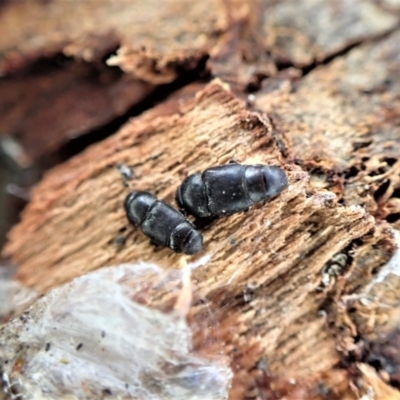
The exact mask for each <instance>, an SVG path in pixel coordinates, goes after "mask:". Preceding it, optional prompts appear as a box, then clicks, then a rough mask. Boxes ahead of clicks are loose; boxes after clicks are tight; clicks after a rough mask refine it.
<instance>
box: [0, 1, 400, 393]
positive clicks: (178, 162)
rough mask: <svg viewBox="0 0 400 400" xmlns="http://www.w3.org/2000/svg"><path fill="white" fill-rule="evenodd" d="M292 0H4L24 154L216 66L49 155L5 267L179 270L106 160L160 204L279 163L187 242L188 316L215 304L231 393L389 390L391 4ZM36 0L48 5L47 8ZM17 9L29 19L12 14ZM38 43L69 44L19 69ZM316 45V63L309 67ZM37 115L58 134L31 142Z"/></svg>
mask: <svg viewBox="0 0 400 400" xmlns="http://www.w3.org/2000/svg"><path fill="white" fill-rule="evenodd" d="M295 3H297V2H295V1H294V0H287V1H279V2H276V1H257V0H254V1H247V2H237V1H234V0H228V1H224V2H208V1H203V2H197V3H196V5H195V6H194V5H192V4H191V3H190V2H187V1H173V2H166V3H165V4H166V5H164V6H163V7H160V6H159V2H137V1H131V2H128V3H126V4H124V7H114V6H113V4H115V2H113V1H110V2H107V1H102V2H100V3H96V2H88V3H87V4H86V5H85V6H84V7H75V6H74V5H72V3H70V2H37V3H36V2H27V3H23V2H16V3H15V2H9V3H6V4H5V5H3V6H2V8H1V9H0V11H1V12H0V23H1V25H2V26H3V27H6V29H8V31H9V33H10V34H9V37H8V38H7V40H5V39H4V37H0V54H1V60H0V70H1V73H2V74H3V75H14V76H13V77H12V78H10V80H8V81H7V80H4V81H2V82H0V86H1V85H3V87H5V88H8V89H7V91H5V93H13V96H14V97H10V98H12V99H14V104H18V107H14V108H13V113H10V112H9V111H8V110H6V109H5V108H4V110H3V115H4V116H5V117H4V118H2V121H3V123H4V124H5V125H3V127H2V129H4V130H5V131H6V132H8V133H11V134H16V133H18V134H19V135H20V136H21V137H22V142H23V143H24V144H25V145H27V144H29V148H28V150H29V151H31V152H32V154H31V156H32V158H34V157H37V156H38V155H39V154H43V153H45V152H46V151H50V150H52V149H55V148H57V146H59V145H60V144H61V143H63V141H65V136H68V134H70V135H79V134H82V133H84V132H85V131H87V130H89V129H91V128H93V127H95V126H97V125H99V124H104V123H105V122H107V120H109V119H111V118H112V117H113V116H116V115H119V114H121V113H123V112H124V110H126V109H127V108H128V107H129V106H131V105H133V104H136V103H137V102H139V101H140V100H141V99H143V98H145V96H146V95H147V94H148V93H150V91H152V90H153V89H154V88H155V87H156V86H157V85H160V84H163V83H168V82H171V81H173V80H174V79H176V78H177V77H179V75H180V74H181V72H182V71H185V70H191V69H194V68H196V66H198V65H199V63H201V62H202V60H203V61H204V60H205V59H206V58H207V57H209V58H208V62H207V68H208V70H209V71H210V72H211V73H212V74H213V75H216V76H219V77H221V78H222V79H221V80H216V81H214V82H212V83H209V84H205V83H203V84H197V83H196V84H192V85H189V86H187V87H185V88H184V89H183V91H180V92H178V93H175V94H174V95H173V96H171V98H170V99H168V100H167V101H166V102H163V103H161V104H159V105H157V106H156V107H153V108H152V109H150V110H149V111H147V112H146V113H144V114H143V115H141V116H139V117H137V118H135V119H132V120H131V121H129V122H128V123H127V124H126V125H125V126H123V127H122V128H121V129H120V130H119V131H118V132H117V133H115V134H114V135H113V136H111V137H110V138H108V139H106V140H104V141H102V142H101V143H99V144H96V145H94V146H92V147H91V148H89V149H87V150H86V151H85V152H84V153H82V154H79V155H78V156H76V157H74V158H73V159H71V160H69V161H68V162H66V163H65V164H62V165H59V166H57V167H56V168H54V169H53V170H51V171H49V172H48V173H47V174H46V176H45V178H44V179H43V180H42V182H41V183H40V184H39V185H38V186H37V188H36V189H35V190H34V192H33V195H32V200H31V202H30V203H29V205H28V206H27V208H26V209H25V211H24V213H23V215H22V221H21V223H19V224H18V225H17V226H16V227H15V228H14V229H13V230H12V231H11V232H10V234H9V242H8V244H7V245H6V247H5V249H4V251H3V255H5V256H9V257H11V259H12V261H13V262H15V263H16V264H17V265H18V273H17V275H16V278H17V279H18V280H19V281H20V282H22V283H24V284H25V285H27V286H30V287H33V288H35V289H37V290H39V291H40V292H42V293H44V292H46V291H47V290H49V289H51V288H53V287H56V286H58V285H60V284H62V283H65V282H69V281H70V280H71V279H73V278H75V277H78V276H81V275H82V274H84V273H86V272H89V271H92V270H95V269H98V268H101V267H104V266H108V265H116V264H119V263H123V262H133V261H139V260H143V261H151V262H154V263H156V264H158V265H160V266H161V267H163V268H165V269H170V268H179V267H180V265H181V263H182V256H181V255H178V254H174V253H172V252H171V251H170V250H168V249H156V248H154V247H152V246H151V245H150V244H149V242H148V239H147V238H146V237H144V235H143V234H142V233H140V232H139V231H138V230H136V229H134V228H133V227H131V226H129V224H128V222H127V220H126V217H125V215H124V212H123V209H122V201H123V199H124V197H125V195H126V194H127V192H128V191H129V188H127V187H125V186H124V185H123V183H122V180H121V176H120V174H119V173H118V171H117V169H116V165H117V164H118V163H123V164H126V165H127V166H129V167H131V168H132V170H133V175H134V177H133V179H132V180H131V181H129V187H130V188H131V189H141V190H148V191H151V192H153V193H155V194H156V195H157V196H158V197H159V198H162V199H165V200H167V201H169V202H171V203H173V202H174V199H173V198H174V191H175V189H176V187H177V186H178V185H179V183H180V182H181V181H182V179H183V178H185V177H186V176H187V175H188V174H190V173H193V172H197V171H201V170H203V169H205V168H207V167H209V166H211V165H218V164H223V163H227V162H228V161H230V160H236V161H240V162H243V163H272V164H275V165H280V166H282V167H283V168H284V169H285V171H286V172H287V174H288V177H289V187H288V189H287V190H285V191H284V192H283V193H282V195H280V196H279V197H277V198H276V199H274V200H272V201H271V202H269V203H268V204H265V205H259V206H256V207H253V208H251V209H250V210H249V211H248V212H246V213H240V214H237V215H232V216H229V217H225V218H221V219H219V220H216V221H214V222H212V223H211V224H210V225H208V226H206V227H205V228H204V238H205V244H204V250H203V251H202V252H201V253H200V254H199V255H196V256H192V257H187V261H199V260H200V259H202V257H204V256H206V258H204V259H206V260H207V261H203V263H204V265H202V266H201V267H199V268H197V269H196V270H194V271H193V276H192V284H193V288H194V293H195V296H194V299H195V301H194V302H193V304H192V307H191V312H190V315H191V318H193V319H194V320H195V319H196V317H197V318H201V315H202V312H203V303H204V302H206V303H207V305H208V306H209V307H210V309H212V310H213V312H214V314H215V317H214V320H215V321H214V322H215V324H216V327H217V328H218V335H219V337H218V341H219V342H220V343H221V346H222V349H223V352H224V353H225V354H226V355H227V356H229V358H230V359H231V367H232V369H233V371H234V380H233V387H232V390H231V392H230V399H232V400H236V399H237V400H239V399H260V400H264V399H269V398H282V397H284V396H286V397H284V398H288V399H303V398H304V399H325V398H338V399H355V398H359V397H361V396H363V395H369V394H370V393H371V391H372V392H373V393H374V395H375V396H376V398H378V399H389V398H396V397H395V396H398V391H397V389H395V387H399V385H400V378H399V376H400V355H399V352H398V350H397V348H398V343H399V339H398V337H399V333H398V326H399V323H400V314H399V310H400V307H399V306H400V295H399V290H398V286H399V285H398V284H399V278H398V276H396V275H393V274H392V275H390V276H389V275H388V273H387V272H385V271H386V269H385V268H386V267H384V265H385V263H387V262H388V261H389V260H390V259H391V257H392V256H393V254H394V252H395V233H394V231H393V228H396V229H399V227H400V202H399V191H400V180H399V174H400V164H399V160H398V158H399V150H400V141H399V140H398V136H399V128H398V115H399V110H400V107H399V100H398V89H399V82H400V73H399V72H400V67H399V63H398V54H399V51H400V48H399V43H400V35H399V33H398V32H397V31H396V26H397V24H398V16H397V15H396V13H395V12H394V11H398V10H396V4H395V2H391V3H390V4H391V5H390V6H389V2H388V3H387V4H386V2H370V1H366V0H365V1H363V0H359V1H348V2H337V3H336V2H331V3H328V2H326V1H324V0H313V1H310V2H304V4H302V6H295ZM392 3H393V4H392ZM127 14H129V15H130V18H125V17H123V16H124V15H127ZM39 15H40V16H42V15H48V16H49V18H48V19H47V18H46V20H45V21H46V23H43V19H42V18H35V16H39ZM143 15H147V20H146V22H145V23H143ZM177 15H178V16H184V18H182V17H179V18H178V17H176V16H177ZM50 16H51V17H50ZM16 18H19V19H20V21H25V22H24V23H21V24H20V26H19V27H18V29H15V24H14V23H13V21H15V19H16ZM310 20H312V21H313V22H314V23H309V21H310ZM60 21H62V23H60ZM82 21H86V23H85V24H82ZM330 21H335V23H329V22H330ZM161 26H162V28H161ZM56 27H57V29H56ZM56 31H57V32H58V33H57V35H52V34H49V32H53V33H54V32H56ZM391 31H393V32H391ZM31 33H32V34H31ZM30 34H31V35H30ZM27 36H30V38H29V39H28V40H25V39H24V40H21V38H26V37H27ZM366 39H369V40H368V42H367V43H364V44H360V43H361V42H362V41H365V40H366ZM21 43H22V44H21ZM356 44H358V45H357V46H356V47H355V48H353V49H352V50H350V51H347V50H349V49H350V48H351V47H352V46H354V45H356ZM116 48H118V51H117V52H116V54H115V55H113V56H112V57H111V58H108V61H107V62H108V64H109V65H114V66H118V67H120V68H121V69H122V70H123V71H125V72H126V74H121V73H119V72H118V73H115V74H114V72H112V71H110V70H109V69H108V67H106V65H105V63H104V60H103V61H102V59H103V58H104V56H106V55H110V52H111V51H113V50H115V49H116ZM342 52H343V53H346V54H343V55H341V53H342ZM54 54H63V55H64V56H67V57H68V58H69V61H68V63H67V64H66V65H65V66H63V67H62V68H61V70H57V71H56V72H54V73H53V74H49V73H47V72H45V73H43V75H41V76H39V77H38V76H32V75H29V73H28V75H26V76H25V75H24V74H25V73H26V71H29V67H30V66H31V64H32V62H34V61H37V59H38V58H39V57H49V56H53V55H54ZM335 55H339V56H338V57H336V58H335V59H333V60H332V61H331V58H334V56H335ZM71 60H75V61H73V63H72V64H70V63H69V62H71ZM77 60H81V61H82V60H83V61H84V63H83V64H79V63H78V62H77ZM315 63H322V64H321V65H320V66H319V67H318V68H316V69H314V70H311V69H312V68H313V66H314V64H315ZM284 67H290V68H284ZM97 68H98V69H97ZM283 68H284V69H283ZM301 68H303V70H301ZM308 69H310V70H311V72H309V73H308ZM88 70H90V75H91V74H92V72H93V70H96V71H100V72H99V82H98V83H99V84H97V83H96V84H94V85H93V83H89V82H88V81H87V80H86V79H84V76H85V74H86V73H87V71H88ZM66 77H70V80H69V81H68V82H71V84H70V85H68V83H66V82H65V79H66ZM81 80H83V82H84V83H83V87H81V83H80V82H81ZM57 82H58V83H57ZM27 83H30V84H32V85H33V86H34V87H36V88H37V90H38V92H40V93H42V94H43V93H46V94H47V93H49V92H48V90H49V89H48V88H49V87H51V88H52V89H51V90H54V93H55V95H54V98H56V97H57V93H58V94H60V100H59V101H60V102H59V103H57V102H53V101H52V99H53V96H52V94H51V93H52V92H51V93H50V95H48V99H47V100H48V101H47V103H45V104H44V105H43V104H33V103H34V102H33V101H32V100H31V99H30V98H29V97H28V100H21V97H20V96H21V93H22V92H23V90H24V88H25V87H26V85H27ZM227 83H229V85H228V84H227ZM70 87H71V88H70ZM16 88H17V89H18V90H16ZM246 90H251V91H255V92H254V94H252V95H250V96H247V94H246ZM68 93H71V95H70V97H69V96H68ZM82 93H83V95H82ZM84 93H87V94H88V95H87V97H85V95H84ZM96 93H98V95H96ZM109 96H110V97H109ZM92 97H93V99H94V100H96V102H94V103H93V104H91V105H90V106H89V108H88V109H85V110H84V111H83V112H82V111H81V110H82V107H81V103H77V104H75V106H76V108H75V112H76V113H75V114H73V115H72V114H71V115H69V116H68V112H70V111H71V108H70V107H68V103H73V99H78V98H81V100H82V104H87V98H92ZM107 98H110V99H111V104H115V107H114V106H113V107H111V110H109V109H107V107H106V106H107V104H108V103H106V102H105V99H107ZM239 98H241V99H242V100H243V99H244V98H246V101H242V100H239ZM0 101H1V100H0ZM23 101H26V103H24V102H23ZM66 104H67V105H66ZM30 107H33V108H30ZM92 107H94V108H96V110H97V111H98V113H95V114H96V115H93V113H92V111H93V108H92ZM64 108H68V111H67V112H64V111H63V109H64ZM32 110H33V111H32ZM28 111H29V112H28ZM80 112H81V114H79V113H80ZM26 114H31V117H30V118H27V117H26ZM76 116H80V117H81V118H76ZM51 117H54V118H55V119H54V123H53V124H51V125H50V124H48V121H49V119H50V118H51ZM4 121H5V122H4ZM29 127H31V128H32V129H31V131H32V132H33V133H34V134H29V131H30V130H29ZM40 128H43V129H42V130H40ZM51 129H54V132H55V133H56V135H59V137H56V136H54V138H53V139H54V140H52V141H46V140H43V137H44V136H43V135H44V133H45V132H49V130H51ZM38 132H40V133H39V134H38ZM71 132H72V133H71ZM36 135H37V136H36ZM36 138H38V140H36ZM24 140H25V142H24ZM35 146H36V148H35ZM46 146H47V147H46ZM397 256H398V255H397ZM397 273H398V272H397ZM388 276H389V278H390V279H387V277H388ZM196 299H197V300H196ZM198 299H202V301H199V300H198ZM194 343H195V345H196V346H197V350H199V351H203V352H207V351H211V350H208V349H207V348H205V349H204V348H203V349H200V348H199V347H201V346H200V345H199V343H201V340H199V339H198V338H196V337H195V338H194Z"/></svg>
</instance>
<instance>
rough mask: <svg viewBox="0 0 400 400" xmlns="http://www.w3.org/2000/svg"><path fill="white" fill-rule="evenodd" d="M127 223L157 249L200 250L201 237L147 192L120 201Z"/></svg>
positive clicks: (168, 207)
mask: <svg viewBox="0 0 400 400" xmlns="http://www.w3.org/2000/svg"><path fill="white" fill-rule="evenodd" d="M124 208H125V211H126V216H127V218H128V220H129V222H130V223H131V224H133V225H134V226H136V227H137V228H139V229H141V231H142V232H143V233H144V234H145V235H146V236H148V237H149V238H150V240H151V242H153V243H154V244H156V245H158V246H162V247H169V248H170V249H172V250H174V251H175V252H177V253H185V254H194V253H197V252H198V251H200V250H201V248H202V246H203V237H202V235H201V233H200V232H198V231H197V230H196V229H195V226H194V225H193V224H192V223H191V222H189V221H188V220H187V219H186V218H185V217H184V216H183V215H182V214H181V213H180V212H179V211H178V210H176V209H175V208H173V207H172V206H170V205H169V204H167V203H166V202H164V201H162V200H158V199H157V198H156V197H155V196H153V195H152V194H151V193H148V192H132V193H130V194H128V196H127V197H126V199H125V202H124Z"/></svg>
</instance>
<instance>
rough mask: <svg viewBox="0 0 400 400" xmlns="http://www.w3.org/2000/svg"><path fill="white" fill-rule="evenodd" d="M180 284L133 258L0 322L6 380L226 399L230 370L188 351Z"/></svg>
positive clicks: (30, 387) (54, 389)
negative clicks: (5, 322)
mask: <svg viewBox="0 0 400 400" xmlns="http://www.w3.org/2000/svg"><path fill="white" fill-rule="evenodd" d="M187 271H189V269H187ZM184 286H185V276H184V272H182V270H169V271H164V270H161V269H160V268H158V267H157V266H156V265H153V264H146V263H138V264H125V265H119V266H115V267H109V268H104V269H101V270H98V271H95V272H92V273H89V274H87V275H85V276H82V277H79V278H76V279H74V280H73V281H72V282H70V283H68V284H66V285H64V286H62V287H60V288H57V289H54V290H52V291H50V292H49V293H48V294H46V295H45V296H44V297H42V298H40V299H38V300H37V301H36V302H35V303H34V304H33V306H32V307H31V308H30V309H29V310H28V311H26V312H25V313H24V314H22V315H21V316H19V317H17V318H15V319H13V320H11V321H9V322H8V323H7V324H5V325H4V326H3V329H2V330H0V343H2V346H1V348H0V366H1V369H2V373H3V381H4V382H5V383H6V386H8V388H9V391H10V392H14V393H16V395H17V396H22V398H24V399H37V398H46V399H62V398H78V399H96V398H103V397H104V398H119V399H149V400H152V399H154V400H158V399H160V400H161V399H163V400H165V399H174V400H180V399H182V400H197V399H199V400H200V399H201V400H208V399H210V400H214V399H215V400H219V399H226V398H227V396H228V391H229V388H230V384H231V378H232V372H231V370H230V368H229V367H228V366H227V365H226V364H224V363H223V362H222V361H220V362H217V361H216V359H213V360H208V359H205V358H201V357H199V356H198V355H196V354H195V353H194V352H193V351H191V343H192V331H191V329H190V327H189V326H188V324H187V321H186V316H185V312H182V310H185V307H186V310H188V307H187V305H185V304H186V303H187V302H186V303H185V301H186V300H182V296H181V295H180V293H181V292H182V291H184V290H185V288H184ZM189 287H190V286H189ZM171 294H172V295H174V294H176V296H175V299H173V300H174V304H173V305H172V306H171V307H170V309H169V310H167V311H166V308H168V307H166V306H165V304H168V299H169V296H171ZM164 298H167V300H165V301H164ZM169 303H171V301H170V302H169ZM157 304H159V306H157ZM11 389H12V390H11Z"/></svg>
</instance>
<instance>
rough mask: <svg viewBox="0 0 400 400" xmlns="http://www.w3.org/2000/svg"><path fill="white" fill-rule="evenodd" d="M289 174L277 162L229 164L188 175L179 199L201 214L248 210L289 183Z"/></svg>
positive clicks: (183, 205) (186, 206)
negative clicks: (266, 163)
mask: <svg viewBox="0 0 400 400" xmlns="http://www.w3.org/2000/svg"><path fill="white" fill-rule="evenodd" d="M287 184H288V183H287V178H286V174H285V173H284V172H283V170H282V169H280V168H279V167H276V166H267V165H240V164H227V165H220V166H218V167H212V168H209V169H206V170H205V171H204V172H203V173H197V174H194V175H190V176H188V177H187V178H186V179H185V180H184V181H183V182H182V184H181V185H180V186H179V187H178V189H177V191H176V202H177V204H178V205H179V207H180V208H181V209H183V210H185V211H186V212H188V213H189V214H192V215H194V216H196V217H199V218H207V217H217V216H221V215H228V214H233V213H236V212H240V211H245V210H247V209H248V208H249V207H250V206H252V205H254V204H256V203H259V202H262V201H265V200H268V199H270V198H271V197H274V196H276V195H277V194H279V193H280V192H281V191H282V190H283V189H284V188H285V187H286V186H287Z"/></svg>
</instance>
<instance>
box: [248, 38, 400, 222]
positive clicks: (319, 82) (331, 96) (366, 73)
mask: <svg viewBox="0 0 400 400" xmlns="http://www.w3.org/2000/svg"><path fill="white" fill-rule="evenodd" d="M399 43H400V34H399V33H398V32H395V33H393V34H391V35H390V36H388V37H387V38H385V39H382V40H379V41H376V42H373V43H369V44H365V45H362V46H359V47H357V48H355V49H353V50H351V51H350V52H349V53H348V54H347V55H345V56H343V57H340V58H338V59H337V60H335V61H333V62H332V63H331V64H329V65H327V66H323V67H320V68H317V69H316V70H314V71H312V72H311V73H310V74H309V75H307V76H306V77H304V78H303V79H301V80H292V81H291V80H288V79H282V80H279V79H278V80H277V81H275V84H273V81H270V82H268V81H266V86H265V88H264V89H263V90H262V91H260V92H259V93H257V94H256V95H255V103H254V107H255V108H256V109H258V110H260V111H262V112H266V113H267V114H268V116H269V118H270V119H271V120H272V123H273V125H274V127H275V129H276V131H277V132H278V133H279V134H280V138H281V142H282V144H281V145H282V146H283V147H284V148H285V151H286V153H287V155H288V157H289V158H290V159H292V160H296V162H297V163H299V164H301V165H302V166H303V167H304V168H306V169H307V170H308V171H310V172H311V174H312V177H311V185H312V186H313V187H315V188H329V189H331V190H333V191H334V192H335V193H336V194H337V195H338V196H339V198H340V199H342V201H343V202H344V204H347V205H351V204H357V205H363V206H365V207H366V208H367V209H368V211H369V212H370V213H371V214H373V215H374V216H376V217H377V219H378V220H382V219H387V220H388V221H389V222H391V223H393V226H394V227H397V228H398V227H399V226H400V225H399V220H400V202H399V189H400V179H399V175H400V162H399V160H398V158H399V152H400V141H399V135H400V131H399V126H398V112H399V110H400V103H399V99H398V91H399V88H400V64H399V62H398V57H397V55H398V53H399V52H400V45H399Z"/></svg>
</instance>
